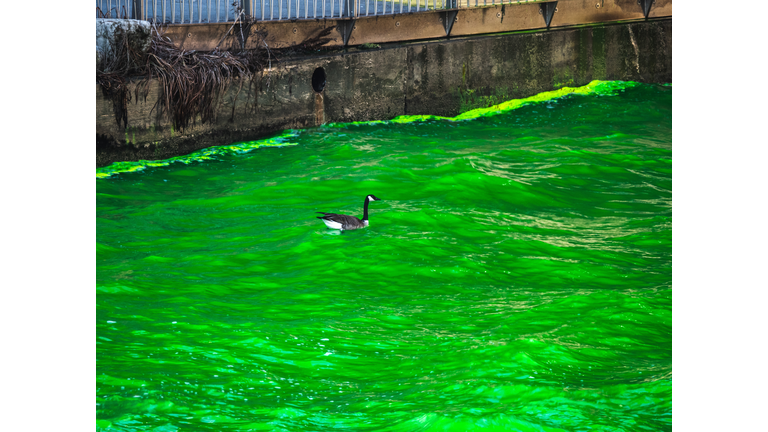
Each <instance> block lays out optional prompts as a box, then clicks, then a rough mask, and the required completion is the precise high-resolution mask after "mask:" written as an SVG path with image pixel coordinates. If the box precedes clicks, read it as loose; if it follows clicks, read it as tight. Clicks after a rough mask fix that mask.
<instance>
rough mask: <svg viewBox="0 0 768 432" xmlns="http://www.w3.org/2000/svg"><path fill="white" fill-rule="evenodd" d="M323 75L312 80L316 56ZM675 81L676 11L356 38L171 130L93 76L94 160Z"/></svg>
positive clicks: (243, 84) (236, 91)
mask: <svg viewBox="0 0 768 432" xmlns="http://www.w3.org/2000/svg"><path fill="white" fill-rule="evenodd" d="M317 67H322V68H324V69H325V72H326V75H327V84H326V86H325V89H324V90H323V92H322V93H320V94H318V93H315V91H314V90H313V89H312V85H311V79H312V73H313V72H314V70H315V68H317ZM594 79H602V80H633V81H640V82H655V83H663V82H671V81H672V20H671V19H660V20H650V21H638V22H631V23H621V24H612V25H598V26H588V27H581V28H570V29H557V30H549V31H536V32H528V33H517V34H501V35H493V36H474V37H463V38H452V39H449V40H439V41H430V42H421V43H402V44H395V45H388V46H383V47H382V48H381V49H374V50H360V49H348V50H347V51H346V52H344V51H341V52H336V53H332V54H326V55H318V56H314V57H304V58H293V59H289V60H284V61H283V62H281V63H280V64H279V66H277V67H274V68H273V69H272V70H271V71H264V72H263V73H261V74H259V75H256V76H255V77H254V78H253V79H250V80H244V81H236V82H234V83H233V84H232V85H231V86H230V87H229V89H228V91H227V92H226V94H225V95H224V97H223V98H222V101H221V103H220V106H219V108H218V111H217V112H218V119H217V120H216V121H215V122H212V123H207V124H204V125H203V124H201V123H200V121H199V120H198V121H197V123H196V125H195V126H192V127H189V128H188V129H186V130H184V132H183V134H181V133H179V131H174V130H173V128H172V127H171V126H170V123H169V122H168V121H167V120H166V119H163V118H160V117H159V116H158V114H157V110H154V111H153V110H152V108H153V106H154V104H155V102H156V100H157V97H158V95H159V93H160V92H159V86H158V84H157V83H156V82H155V83H153V84H152V85H151V87H150V93H149V97H148V98H147V100H146V101H144V100H143V99H142V100H140V101H135V100H134V101H133V102H131V103H129V105H128V126H127V127H126V128H121V127H119V126H118V125H117V122H116V121H115V118H114V114H113V108H112V102H111V101H109V100H107V99H105V98H104V96H103V95H102V92H101V90H100V89H99V87H98V86H97V88H96V112H97V122H96V133H97V140H96V165H97V166H104V165H107V164H109V163H112V162H114V161H125V160H139V159H165V158H168V157H172V156H177V155H181V154H187V153H190V152H192V151H195V150H198V149H201V148H205V147H209V146H213V145H223V144H230V143H233V142H238V141H245V140H253V139H257V138H259V137H262V136H265V135H268V134H271V133H274V132H277V131H280V130H283V129H295V128H307V127H313V126H316V125H318V124H321V123H323V122H349V121H366V120H382V119H390V118H393V117H396V116H398V115H402V114H436V115H443V116H454V115H457V114H459V113H460V112H463V111H466V110H469V109H472V108H477V107H480V106H490V105H493V104H495V103H499V102H502V101H504V100H508V99H513V98H520V97H527V96H531V95H533V94H536V93H539V92H542V91H547V90H552V89H557V88H560V87H563V86H580V85H584V84H587V83H588V82H590V81H591V80H594Z"/></svg>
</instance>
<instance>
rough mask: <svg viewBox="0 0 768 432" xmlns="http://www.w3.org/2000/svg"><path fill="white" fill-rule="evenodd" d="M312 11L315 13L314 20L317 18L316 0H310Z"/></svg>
mask: <svg viewBox="0 0 768 432" xmlns="http://www.w3.org/2000/svg"><path fill="white" fill-rule="evenodd" d="M312 9H314V12H315V16H314V17H315V18H317V0H312Z"/></svg>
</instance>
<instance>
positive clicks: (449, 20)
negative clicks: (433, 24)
mask: <svg viewBox="0 0 768 432" xmlns="http://www.w3.org/2000/svg"><path fill="white" fill-rule="evenodd" d="M458 13H459V11H455V10H454V11H452V10H449V11H446V12H440V19H442V20H443V27H445V35H446V36H450V35H451V29H453V23H454V22H455V21H456V15H457V14H458Z"/></svg>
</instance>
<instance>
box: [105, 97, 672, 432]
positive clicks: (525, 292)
mask: <svg viewBox="0 0 768 432" xmlns="http://www.w3.org/2000/svg"><path fill="white" fill-rule="evenodd" d="M518 102H519V101H518ZM467 117H472V116H467ZM474 117H476V118H474V119H472V120H465V121H449V120H445V119H439V118H427V117H422V118H401V119H399V120H397V121H393V122H376V123H372V124H346V125H339V124H335V125H328V126H326V127H321V128H315V129H308V130H303V131H291V132H287V133H284V134H282V135H280V136H279V137H277V138H275V139H272V140H271V141H270V140H266V141H260V142H253V143H243V144H239V145H235V146H230V147H229V148H228V149H223V150H217V151H208V153H205V154H203V156H204V157H201V155H200V154H198V155H197V156H195V155H192V156H189V157H186V158H180V159H179V160H181V162H186V163H180V162H175V163H165V165H166V166H150V165H149V164H147V163H138V164H136V163H134V164H124V165H119V164H118V165H115V166H112V167H108V168H105V169H103V170H100V171H99V173H98V174H99V175H100V176H101V177H105V178H101V179H98V180H97V245H96V247H97V305H96V306H97V311H96V312H97V323H96V329H97V331H96V333H97V340H96V345H97V347H96V352H97V377H96V378H97V380H96V381H97V385H96V387H97V388H96V403H97V405H96V417H97V428H101V429H103V430H123V431H150V430H151V431H174V430H180V431H187V430H190V431H198V430H199V431H246V430H277V431H326V430H331V429H343V430H352V431H365V430H370V431H438V430H439V431H446V430H447V431H471V430H518V431H651V430H654V431H657V430H671V429H672V87H671V86H656V85H645V84H636V83H615V82H614V83H599V84H596V85H594V86H593V87H592V88H591V90H590V91H584V92H581V93H580V92H573V93H572V94H570V95H567V94H554V95H553V94H550V95H547V97H541V98H539V99H538V100H531V101H528V102H526V103H514V104H511V105H509V106H506V107H496V108H493V109H491V110H485V111H478V112H477V113H476V115H474ZM265 146H266V147H265ZM269 146H273V147H269ZM274 146H277V147H274ZM259 147H261V148H259ZM248 150H250V151H248ZM155 165H163V163H160V164H155ZM138 170H141V171H138ZM128 171H134V172H128ZM367 194H375V195H376V196H378V197H379V198H382V199H383V200H382V201H377V202H375V203H373V204H371V206H370V226H369V227H368V228H366V229H363V230H358V231H345V232H343V233H341V234H340V233H339V232H338V231H334V230H329V229H327V228H326V227H325V225H324V224H323V223H322V222H321V221H320V220H319V219H316V218H315V216H316V214H315V213H314V212H316V211H326V212H339V213H347V214H352V215H356V216H361V215H362V204H363V199H364V197H365V195H367Z"/></svg>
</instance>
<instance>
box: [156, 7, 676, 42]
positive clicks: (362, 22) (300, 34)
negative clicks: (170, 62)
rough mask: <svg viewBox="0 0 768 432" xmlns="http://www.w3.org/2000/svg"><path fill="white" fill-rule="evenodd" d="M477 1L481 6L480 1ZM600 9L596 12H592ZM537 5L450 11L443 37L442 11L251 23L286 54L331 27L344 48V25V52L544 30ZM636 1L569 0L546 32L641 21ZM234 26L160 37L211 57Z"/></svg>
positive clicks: (194, 27) (658, 12)
mask: <svg viewBox="0 0 768 432" xmlns="http://www.w3.org/2000/svg"><path fill="white" fill-rule="evenodd" d="M481 1H482V0H481ZM597 6H599V7H597ZM539 8H540V3H512V4H503V5H501V4H499V5H487V6H481V7H473V8H460V9H451V10H450V11H453V12H456V17H455V18H454V20H455V22H454V25H453V26H452V28H451V31H450V34H449V35H447V34H446V33H447V32H446V29H445V25H444V23H443V20H444V19H446V16H445V15H446V11H449V10H439V11H422V12H418V13H403V14H395V15H378V16H359V17H357V18H355V19H354V20H352V19H349V18H343V19H294V20H283V21H256V23H255V27H256V28H257V29H258V30H261V31H265V32H266V33H267V38H266V43H267V44H268V45H269V46H270V47H271V48H287V47H292V46H296V45H299V44H301V43H302V42H303V41H305V40H307V39H308V38H311V37H314V36H317V35H318V34H319V33H320V32H321V31H322V30H323V29H325V28H327V27H333V28H334V31H333V32H331V34H330V37H331V38H332V40H331V41H330V42H329V43H328V44H326V45H325V46H326V47H330V48H333V47H343V46H345V45H344V38H343V35H342V27H343V25H344V24H345V23H347V22H352V23H353V28H352V31H351V33H350V36H349V40H348V42H347V46H355V45H362V44H367V43H375V44H380V43H389V42H404V41H416V40H427V39H440V38H445V37H446V36H451V37H456V36H471V35H481V34H491V33H502V32H514V31H523V30H537V29H546V27H547V26H546V23H545V21H544V18H543V17H542V15H541V14H540V10H539ZM648 17H649V18H665V17H672V0H656V1H655V2H654V3H653V5H652V6H651V9H650V12H649V14H648ZM644 18H645V16H644V15H643V12H642V8H641V6H640V5H639V4H638V2H637V0H568V1H560V2H558V3H557V12H555V14H554V15H553V16H552V21H551V23H550V28H551V29H556V28H563V27H572V26H575V25H585V24H595V23H610V22H617V21H632V20H641V19H644ZM232 27H233V23H231V22H230V23H218V24H175V25H169V26H168V27H167V28H166V31H165V36H167V37H168V38H170V39H171V41H173V43H174V44H176V45H177V46H179V47H183V48H184V49H187V50H197V51H211V50H213V49H214V47H216V45H217V44H219V42H220V41H222V40H223V42H222V44H221V48H224V49H229V48H239V47H240V41H239V39H238V38H239V37H240V34H239V33H238V32H237V31H236V30H238V29H239V27H238V26H235V28H234V30H233V32H232V33H229V34H228V32H229V31H230V29H231V28H232ZM259 43H261V41H260V40H255V38H252V39H249V40H247V41H246V42H245V47H246V48H248V49H253V48H257V44H259Z"/></svg>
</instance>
